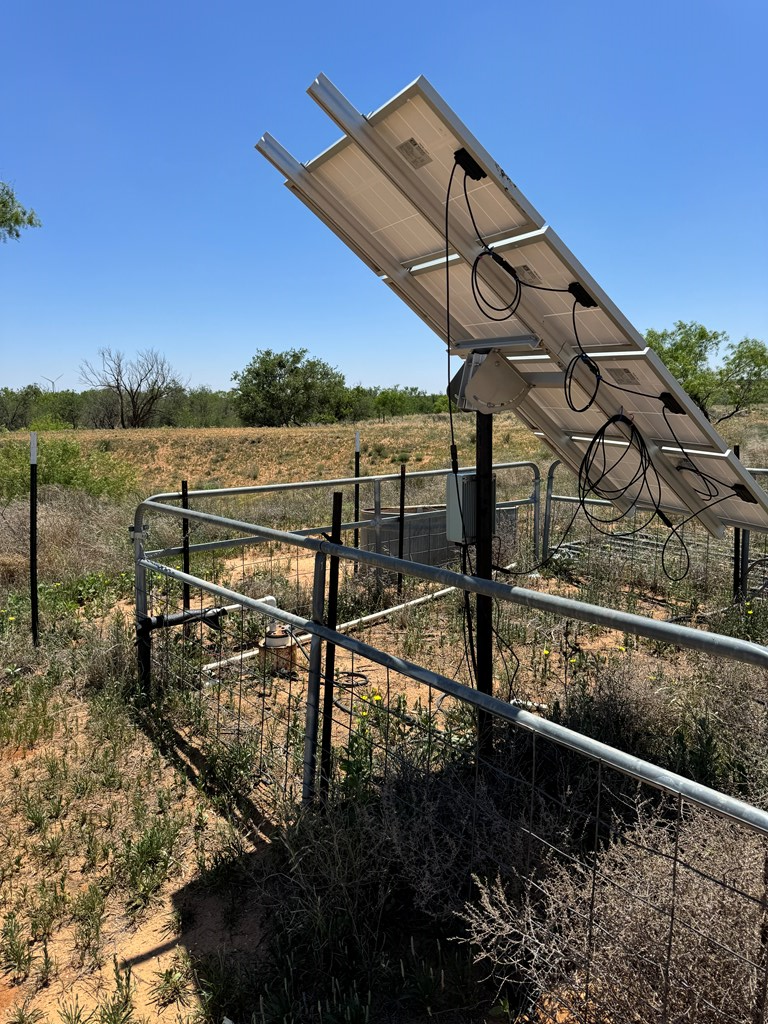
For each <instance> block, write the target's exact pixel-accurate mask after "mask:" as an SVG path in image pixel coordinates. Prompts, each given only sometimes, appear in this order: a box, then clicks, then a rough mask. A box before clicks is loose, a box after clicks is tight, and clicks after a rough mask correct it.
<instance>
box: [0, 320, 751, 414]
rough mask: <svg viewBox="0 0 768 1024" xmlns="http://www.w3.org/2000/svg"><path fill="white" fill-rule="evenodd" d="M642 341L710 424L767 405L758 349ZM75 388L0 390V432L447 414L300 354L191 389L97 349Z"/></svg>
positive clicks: (164, 364) (675, 332)
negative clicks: (350, 379) (226, 384)
mask: <svg viewBox="0 0 768 1024" xmlns="http://www.w3.org/2000/svg"><path fill="white" fill-rule="evenodd" d="M646 342H647V343H648V345H649V346H650V347H651V348H653V349H654V350H655V351H656V352H658V353H659V355H660V356H661V357H662V359H663V360H664V362H665V364H666V365H667V367H668V368H669V369H670V370H671V371H672V373H673V374H674V375H675V376H676V377H677V379H678V380H679V381H680V383H681V384H682V386H683V387H684V388H685V390H686V391H687V392H688V394H689V395H690V396H691V398H692V399H693V401H694V402H696V404H697V405H698V406H699V407H700V408H701V410H702V411H703V412H704V414H705V415H706V416H708V417H709V418H710V419H712V420H713V422H715V423H718V422H720V421H722V420H726V419H729V418H731V417H732V416H736V415H738V414H740V413H743V412H746V411H748V410H749V409H750V408H751V407H752V406H754V405H756V404H759V403H763V402H768V347H767V346H766V344H765V343H764V342H763V341H759V340H757V339H756V338H744V339H743V340H742V341H740V342H738V343H732V342H730V340H729V339H728V337H727V335H725V334H724V333H723V332H721V331H711V330H708V329H707V328H706V327H704V326H703V325H701V324H699V323H696V322H691V323H684V322H683V321H678V322H677V323H676V324H675V325H674V327H673V328H671V329H669V330H665V331H655V330H649V331H648V332H647V334H646ZM80 380H81V382H82V383H83V385H84V389H83V390H81V391H75V390H69V389H68V390H61V391H56V390H55V387H54V386H52V387H50V388H47V389H46V388H43V387H41V386H40V385H39V384H28V385H27V386H26V387H23V388H19V389H16V390H14V389H12V388H7V387H5V388H0V429H6V430H23V429H39V430H46V429H47V430H55V429H67V428H88V427H91V428H100V429H109V428H113V429H114V428H124V429H126V428H135V427H165V426H167V427H234V426H257V427H259V426H261V427H287V426H302V425H304V424H307V423H337V422H344V421H348V422H357V421H360V420H370V419H376V418H378V419H380V420H385V419H389V418H391V417H394V416H405V415H412V414H419V413H435V412H446V411H447V410H448V398H447V396H446V395H444V394H428V393H427V392H426V391H422V390H420V389H419V388H416V387H412V386H406V385H402V386H401V385H397V386H395V387H388V388H382V387H363V386H362V385H361V384H355V385H352V386H349V385H348V384H347V382H346V380H345V378H344V375H343V373H341V372H340V371H339V370H338V369H336V368H335V367H332V366H330V365H329V364H328V363H326V362H325V361H324V360H322V359H318V358H316V357H312V356H310V355H309V353H308V352H307V350H306V349H304V348H299V349H288V350H287V351H283V352H275V351H273V350H272V349H262V350H259V351H258V352H257V353H256V354H255V355H254V357H253V358H252V359H251V361H250V362H249V363H248V365H247V366H245V367H244V369H242V370H238V371H236V372H235V373H233V375H232V380H233V383H234V386H233V387H232V388H231V389H229V390H214V389H211V388H209V387H206V386H205V385H203V386H197V387H190V386H189V385H187V384H185V383H184V382H183V381H182V380H181V378H180V377H179V375H178V374H177V372H176V371H175V370H174V369H173V367H172V366H171V364H170V363H169V362H168V360H167V359H166V358H165V356H163V355H161V354H160V353H159V352H157V351H155V350H154V349H145V350H143V351H141V352H139V353H138V354H137V355H136V356H135V357H134V358H132V359H131V358H128V357H126V356H125V355H124V354H123V353H122V352H119V351H116V350H113V349H111V348H104V349H101V350H100V351H99V357H98V359H97V360H96V361H94V362H88V361H86V362H84V363H82V364H81V366H80Z"/></svg>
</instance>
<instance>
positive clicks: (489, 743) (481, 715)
mask: <svg viewBox="0 0 768 1024" xmlns="http://www.w3.org/2000/svg"><path fill="white" fill-rule="evenodd" d="M475 425H476V428H477V429H476V435H475V437H476V440H475V447H476V455H475V475H476V481H475V482H476V500H477V507H476V509H475V512H476V518H475V522H476V542H475V561H476V565H475V575H476V576H478V577H479V578H480V579H483V580H489V579H491V578H492V576H493V534H494V531H495V527H496V524H495V522H494V503H493V416H491V415H488V414H487V413H482V412H478V413H475ZM475 650H476V656H477V689H478V690H479V691H480V693H487V694H489V695H492V693H493V599H492V598H490V597H485V596H484V595H482V594H478V595H477V598H476V604H475ZM478 749H479V753H480V757H481V758H487V757H488V756H489V755H490V754H491V752H492V750H493V733H492V721H491V717H490V715H488V714H487V713H486V712H484V711H479V712H478Z"/></svg>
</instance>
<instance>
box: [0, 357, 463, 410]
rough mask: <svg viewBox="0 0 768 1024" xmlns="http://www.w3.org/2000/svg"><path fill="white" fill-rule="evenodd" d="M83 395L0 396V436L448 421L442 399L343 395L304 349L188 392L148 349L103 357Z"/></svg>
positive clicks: (35, 390)
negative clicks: (411, 418) (228, 382)
mask: <svg viewBox="0 0 768 1024" xmlns="http://www.w3.org/2000/svg"><path fill="white" fill-rule="evenodd" d="M80 380H81V382H82V383H83V385H85V386H84V388H83V389H82V390H80V391H76V390H73V389H61V390H55V386H50V387H47V388H46V387H42V386H41V385H40V384H37V383H35V384H28V385H26V386H25V387H22V388H18V389H13V388H8V387H0V430H2V429H5V430H29V429H32V430H66V429H75V428H77V429H88V428H93V429H117V428H123V429H127V428H141V427H237V426H265V427H281V426H301V425H303V424H307V423H336V422H343V421H358V420H366V419H376V418H378V419H389V418H391V417H393V416H405V415H411V414H418V413H430V412H441V411H442V412H444V411H446V410H447V408H448V399H447V398H446V396H445V395H430V394H428V393H427V392H426V391H422V390H420V389H419V388H415V387H409V386H395V387H390V388H382V387H363V386H362V385H360V384H356V385H353V386H351V387H350V386H348V385H347V383H346V381H345V379H344V376H343V374H342V373H340V372H339V371H338V370H336V369H334V368H333V367H331V366H330V365H329V364H328V363H325V362H324V361H323V360H321V359H316V358H309V357H308V353H307V350H306V349H290V350H288V351H285V352H273V351H272V350H271V349H265V350H262V351H259V352H257V353H256V355H255V356H254V357H253V359H252V360H251V361H250V363H248V365H247V366H246V367H245V369H244V370H242V371H240V372H237V373H235V374H233V380H234V381H235V386H234V387H233V388H231V389H230V390H215V389H212V388H209V387H207V386H205V385H202V386H194V387H191V386H189V385H188V384H185V383H184V382H183V381H182V379H181V377H180V376H179V375H178V374H177V373H176V371H175V370H174V369H173V367H172V366H171V364H170V363H169V361H168V360H167V359H166V358H165V356H163V355H162V354H160V353H159V352H157V351H155V350H154V349H145V350H143V351H141V352H139V353H138V354H137V355H136V356H135V357H134V358H133V359H130V358H128V357H126V355H125V354H124V353H122V352H120V351H117V350H114V349H111V348H104V349H101V350H100V352H99V357H98V360H96V361H94V362H90V361H86V362H83V363H82V364H81V366H80Z"/></svg>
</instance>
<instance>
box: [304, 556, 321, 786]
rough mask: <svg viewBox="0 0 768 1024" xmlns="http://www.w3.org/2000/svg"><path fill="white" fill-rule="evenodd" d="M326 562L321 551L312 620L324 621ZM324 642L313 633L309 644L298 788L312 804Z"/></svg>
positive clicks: (313, 596) (317, 565)
mask: <svg viewBox="0 0 768 1024" xmlns="http://www.w3.org/2000/svg"><path fill="white" fill-rule="evenodd" d="M325 563H326V556H325V555H324V554H323V553H322V551H318V552H317V554H316V555H315V576H314V583H313V586H312V621H313V622H316V623H318V624H322V622H323V613H324V611H325ZM322 657H323V641H322V638H321V637H319V636H318V635H317V633H313V634H312V639H311V640H310V643H309V680H308V683H307V717H306V725H305V730H304V777H303V780H302V786H301V800H302V803H304V804H311V803H312V801H313V800H314V798H315V773H316V768H317V731H318V723H319V720H320V680H321V676H322Z"/></svg>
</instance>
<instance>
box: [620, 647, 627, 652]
mask: <svg viewBox="0 0 768 1024" xmlns="http://www.w3.org/2000/svg"><path fill="white" fill-rule="evenodd" d="M626 649H627V648H626V647H619V650H620V651H626Z"/></svg>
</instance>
